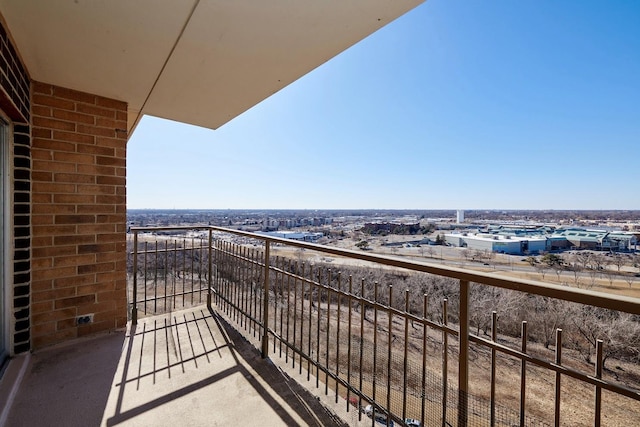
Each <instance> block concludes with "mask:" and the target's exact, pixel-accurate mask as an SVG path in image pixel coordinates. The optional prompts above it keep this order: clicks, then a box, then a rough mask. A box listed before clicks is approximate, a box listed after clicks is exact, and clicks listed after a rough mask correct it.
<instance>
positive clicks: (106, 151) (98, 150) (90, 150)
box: [78, 144, 115, 156]
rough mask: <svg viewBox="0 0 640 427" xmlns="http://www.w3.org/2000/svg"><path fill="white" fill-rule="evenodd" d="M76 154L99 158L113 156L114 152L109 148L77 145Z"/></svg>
mask: <svg viewBox="0 0 640 427" xmlns="http://www.w3.org/2000/svg"><path fill="white" fill-rule="evenodd" d="M78 153H87V154H99V155H101V156H113V155H114V154H115V150H114V149H113V148H110V147H101V146H99V145H85V144H81V145H78Z"/></svg>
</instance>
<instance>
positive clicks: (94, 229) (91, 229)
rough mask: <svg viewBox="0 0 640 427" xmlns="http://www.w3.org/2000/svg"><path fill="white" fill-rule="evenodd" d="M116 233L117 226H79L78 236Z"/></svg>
mask: <svg viewBox="0 0 640 427" xmlns="http://www.w3.org/2000/svg"><path fill="white" fill-rule="evenodd" d="M112 231H115V224H89V225H78V234H95V233H108V232H112Z"/></svg>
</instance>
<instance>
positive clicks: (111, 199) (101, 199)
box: [96, 195, 127, 205]
mask: <svg viewBox="0 0 640 427" xmlns="http://www.w3.org/2000/svg"><path fill="white" fill-rule="evenodd" d="M126 202H127V200H126V198H125V196H104V195H97V196H96V203H98V204H104V205H109V204H113V205H124V204H125V203H126Z"/></svg>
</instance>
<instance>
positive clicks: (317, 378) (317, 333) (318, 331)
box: [315, 268, 322, 388]
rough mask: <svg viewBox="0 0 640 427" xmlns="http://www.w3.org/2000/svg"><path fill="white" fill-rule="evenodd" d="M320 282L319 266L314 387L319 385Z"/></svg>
mask: <svg viewBox="0 0 640 427" xmlns="http://www.w3.org/2000/svg"><path fill="white" fill-rule="evenodd" d="M321 283H322V268H320V269H319V270H318V281H317V282H316V284H315V287H316V289H317V296H318V298H317V300H316V304H317V306H316V311H317V312H318V315H317V316H316V317H317V320H316V388H319V387H320V322H321V320H322V319H321V318H320V314H321V313H320V303H321V301H322V299H321V296H322V295H321V294H322V288H321V287H320V284H321Z"/></svg>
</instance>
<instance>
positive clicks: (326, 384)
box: [324, 269, 333, 396]
mask: <svg viewBox="0 0 640 427" xmlns="http://www.w3.org/2000/svg"><path fill="white" fill-rule="evenodd" d="M332 279H333V273H332V272H331V269H329V279H328V281H327V333H326V342H325V357H324V365H325V371H324V394H325V396H326V395H328V394H329V342H330V340H331V335H330V332H329V328H330V326H331V294H332V292H331V280H332Z"/></svg>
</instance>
